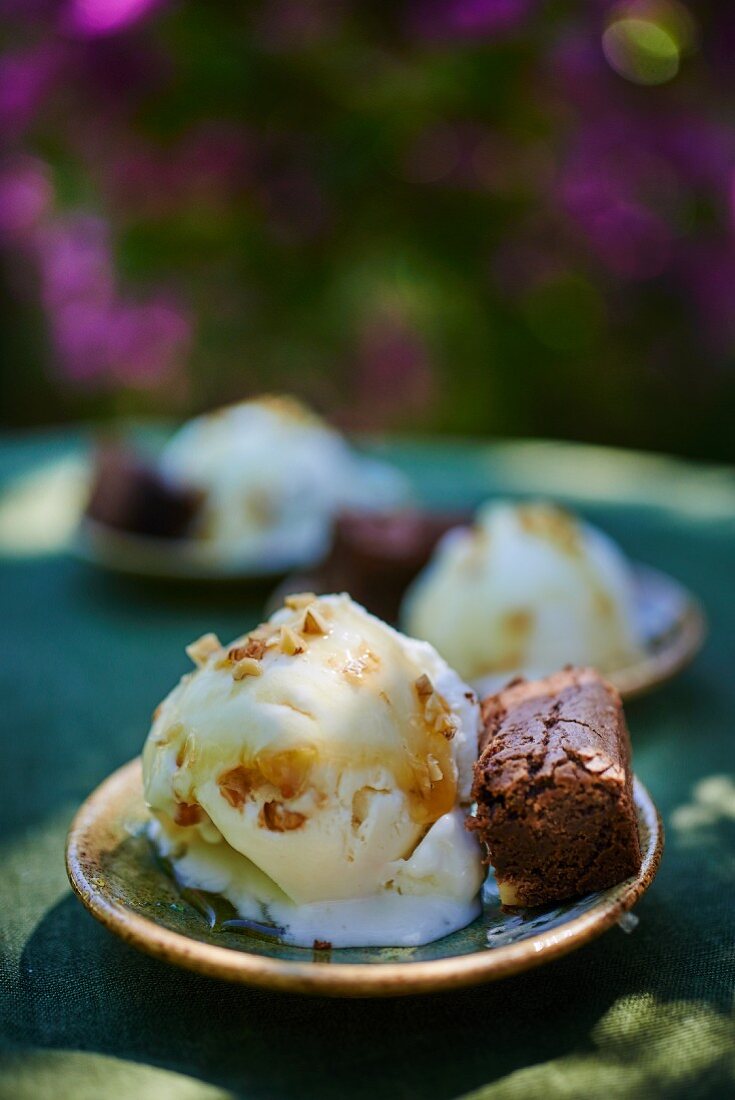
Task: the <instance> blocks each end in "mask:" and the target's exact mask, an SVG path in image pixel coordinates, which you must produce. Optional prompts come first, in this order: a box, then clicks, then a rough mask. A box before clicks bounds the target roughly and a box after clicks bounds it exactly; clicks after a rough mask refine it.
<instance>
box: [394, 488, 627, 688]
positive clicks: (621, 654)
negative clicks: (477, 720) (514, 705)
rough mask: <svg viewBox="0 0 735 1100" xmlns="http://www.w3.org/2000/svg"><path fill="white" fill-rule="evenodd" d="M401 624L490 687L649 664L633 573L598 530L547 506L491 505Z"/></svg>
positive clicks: (453, 546) (445, 551)
mask: <svg viewBox="0 0 735 1100" xmlns="http://www.w3.org/2000/svg"><path fill="white" fill-rule="evenodd" d="M402 622H403V624H404V626H405V629H406V630H407V631H408V632H409V633H410V634H412V635H413V636H415V637H418V638H425V639H427V641H430V642H431V643H432V644H433V645H435V646H436V647H437V649H438V650H439V651H440V652H441V654H442V655H443V656H444V657H445V658H446V660H447V661H449V663H450V664H451V665H452V667H453V668H456V669H457V671H458V672H459V673H460V675H462V676H464V677H465V678H466V679H467V680H469V681H471V682H473V683H475V684H476V685H477V684H480V685H481V686H482V687H483V688H484V687H486V686H487V687H490V686H494V684H495V682H496V681H497V679H501V680H506V679H507V678H508V676H509V675H513V674H516V673H522V674H524V675H528V676H544V675H546V674H548V673H550V672H553V671H554V670H556V669H558V668H560V667H561V666H562V665H564V664H577V665H594V666H595V667H597V668H598V669H599V670H600V671H602V672H610V671H613V670H616V669H620V668H623V667H625V666H627V665H629V664H630V663H632V662H633V661H634V660H636V658H637V657H639V656H640V653H641V638H640V630H639V627H638V624H637V621H636V616H635V610H634V600H633V580H632V574H631V570H630V566H629V564H628V562H627V561H626V559H625V557H624V556H623V554H622V552H621V551H620V549H619V548H618V547H617V546H616V545H615V543H613V542H612V540H611V539H609V538H608V537H607V536H606V535H604V534H603V533H602V532H601V531H598V530H597V529H596V528H594V527H591V526H589V525H588V524H586V523H583V522H581V521H580V520H578V519H576V518H575V517H574V516H572V515H570V514H569V513H568V512H565V511H564V510H562V509H561V508H558V507H555V506H554V505H551V504H546V503H534V504H518V505H513V504H505V503H501V504H489V505H486V506H484V507H483V508H481V509H480V511H479V513H478V515H477V518H476V520H475V523H474V525H473V526H472V527H469V528H458V529H457V530H455V531H452V532H450V533H449V534H448V535H447V536H445V538H444V539H443V541H442V542H441V543H440V544H439V546H438V547H437V549H436V551H435V553H434V557H433V559H432V561H431V563H430V564H429V565H428V566H427V568H426V569H425V570H424V572H423V573H422V574H421V575H420V577H419V578H418V579H417V580H416V581H415V582H414V585H413V586H412V588H411V589H410V590H409V592H408V593H407V595H406V598H405V600H404V604H403V615H402Z"/></svg>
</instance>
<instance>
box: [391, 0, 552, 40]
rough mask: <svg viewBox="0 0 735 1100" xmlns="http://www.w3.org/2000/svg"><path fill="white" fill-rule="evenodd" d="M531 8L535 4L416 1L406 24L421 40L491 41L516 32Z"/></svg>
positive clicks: (529, 0) (509, 0)
mask: <svg viewBox="0 0 735 1100" xmlns="http://www.w3.org/2000/svg"><path fill="white" fill-rule="evenodd" d="M534 6H535V4H534V0H416V2H415V3H414V4H413V5H412V8H411V11H410V15H409V24H410V28H411V30H413V31H414V32H415V33H416V34H418V35H420V36H421V37H423V38H431V39H445V38H470V39H471V38H484V37H486V36H487V37H494V36H498V35H503V34H507V33H509V32H511V31H515V30H517V29H518V27H520V26H522V24H523V23H524V22H525V21H526V19H527V18H528V16H529V15H530V13H531V10H532V8H533V7H534Z"/></svg>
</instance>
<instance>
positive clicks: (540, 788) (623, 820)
mask: <svg viewBox="0 0 735 1100" xmlns="http://www.w3.org/2000/svg"><path fill="white" fill-rule="evenodd" d="M482 717H483V725H484V730H483V733H482V735H481V740H480V747H481V754H480V758H479V760H478V761H477V763H476V764H475V779H474V786H473V791H472V795H473V798H474V799H475V801H476V802H477V814H476V816H475V817H473V818H471V819H470V821H469V822H468V826H469V828H472V829H474V830H475V831H476V832H477V835H478V836H479V838H480V839H481V840H482V841H483V842H484V844H485V845H486V846H487V852H488V858H489V862H490V863H491V864H492V865H493V868H494V869H495V875H496V878H497V881H498V886H499V889H500V900H501V902H502V903H503V904H504V905H512V906H513V905H529V906H533V905H546V904H548V903H550V902H556V901H562V900H563V899H565V898H570V897H574V896H578V895H580V894H586V893H588V892H590V891H593V890H602V889H604V888H605V887H608V886H613V885H615V884H616V883H618V882H622V881H623V879H626V878H628V877H629V876H631V875H635V874H636V873H637V872H638V870H639V868H640V864H641V851H640V842H639V837H638V826H637V818H636V810H635V804H634V801H633V774H632V771H631V765H630V739H629V737H628V730H627V727H626V724H625V717H624V715H623V707H622V703H621V701H620V696H619V695H618V693H617V691H616V690H615V689H614V688H613V687H612V686H611V685H610V684H608V683H607V682H606V681H605V680H603V679H602V677H601V676H600V675H599V674H598V673H597V672H595V671H593V670H592V669H579V668H569V669H565V670H564V671H562V672H557V673H555V674H554V675H553V676H549V677H547V678H546V679H544V680H536V681H524V680H519V681H513V682H512V683H510V684H509V685H508V686H507V687H506V688H505V689H504V690H503V691H501V692H499V693H498V694H497V695H493V696H490V697H488V698H487V699H485V700H484V702H483V704H482Z"/></svg>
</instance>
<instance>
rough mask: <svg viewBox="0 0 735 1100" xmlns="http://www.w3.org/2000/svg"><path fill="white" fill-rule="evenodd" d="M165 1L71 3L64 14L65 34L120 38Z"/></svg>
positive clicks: (72, 0)
mask: <svg viewBox="0 0 735 1100" xmlns="http://www.w3.org/2000/svg"><path fill="white" fill-rule="evenodd" d="M162 2H163V0H68V3H67V6H66V9H65V11H64V12H63V14H62V26H63V27H64V30H66V31H68V32H71V33H72V34H79V35H84V36H86V37H96V36H98V35H106V34H117V33H118V32H119V31H123V30H126V29H127V28H128V27H131V26H133V25H134V24H135V23H138V22H139V21H140V20H141V19H142V18H143V17H144V16H146V15H148V14H149V13H150V12H151V11H153V10H154V9H155V8H157V7H159V6H160V5H161V3H162Z"/></svg>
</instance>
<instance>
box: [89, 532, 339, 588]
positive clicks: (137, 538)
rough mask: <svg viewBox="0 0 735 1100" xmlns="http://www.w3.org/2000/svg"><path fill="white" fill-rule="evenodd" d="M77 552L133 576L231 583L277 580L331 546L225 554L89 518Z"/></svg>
mask: <svg viewBox="0 0 735 1100" xmlns="http://www.w3.org/2000/svg"><path fill="white" fill-rule="evenodd" d="M73 549H74V553H75V554H76V556H77V557H79V558H82V559H83V560H84V561H87V562H90V563H91V564H92V565H97V566H101V567H102V568H104V569H110V570H112V572H114V573H123V574H125V575H127V576H132V577H149V578H151V579H154V580H181V581H183V580H189V581H231V580H247V579H253V580H257V579H258V578H275V577H280V576H283V575H284V574H285V573H290V572H291V571H292V570H293V569H303V568H308V567H309V566H311V565H312V564H314V563H315V562H317V561H319V560H320V558H322V557H323V556H324V553H325V551H326V546H320V547H318V548H316V547H315V549H314V552H313V553H312V554H310V555H309V557H308V558H307V559H306V560H304V556H303V555H302V556H300V557H294V555H293V554H289V553H287V552H284V550H283V548H282V547H279V548H277V549H274V550H271V551H268V552H267V553H263V554H258V555H257V556H254V555H250V556H248V555H243V554H239V555H233V556H231V557H227V556H223V555H222V553H221V551H218V549H217V548H216V547H214V546H212V545H211V544H210V543H207V542H196V541H195V540H193V539H188V540H187V539H180V540H176V539H161V538H152V537H151V536H150V535H134V534H132V533H130V532H128V531H117V530H115V529H114V528H112V527H107V526H106V525H105V524H102V523H96V522H95V521H94V520H91V519H87V518H85V519H84V520H82V522H81V523H80V525H79V529H78V531H77V535H76V539H75V541H74V545H73Z"/></svg>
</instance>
